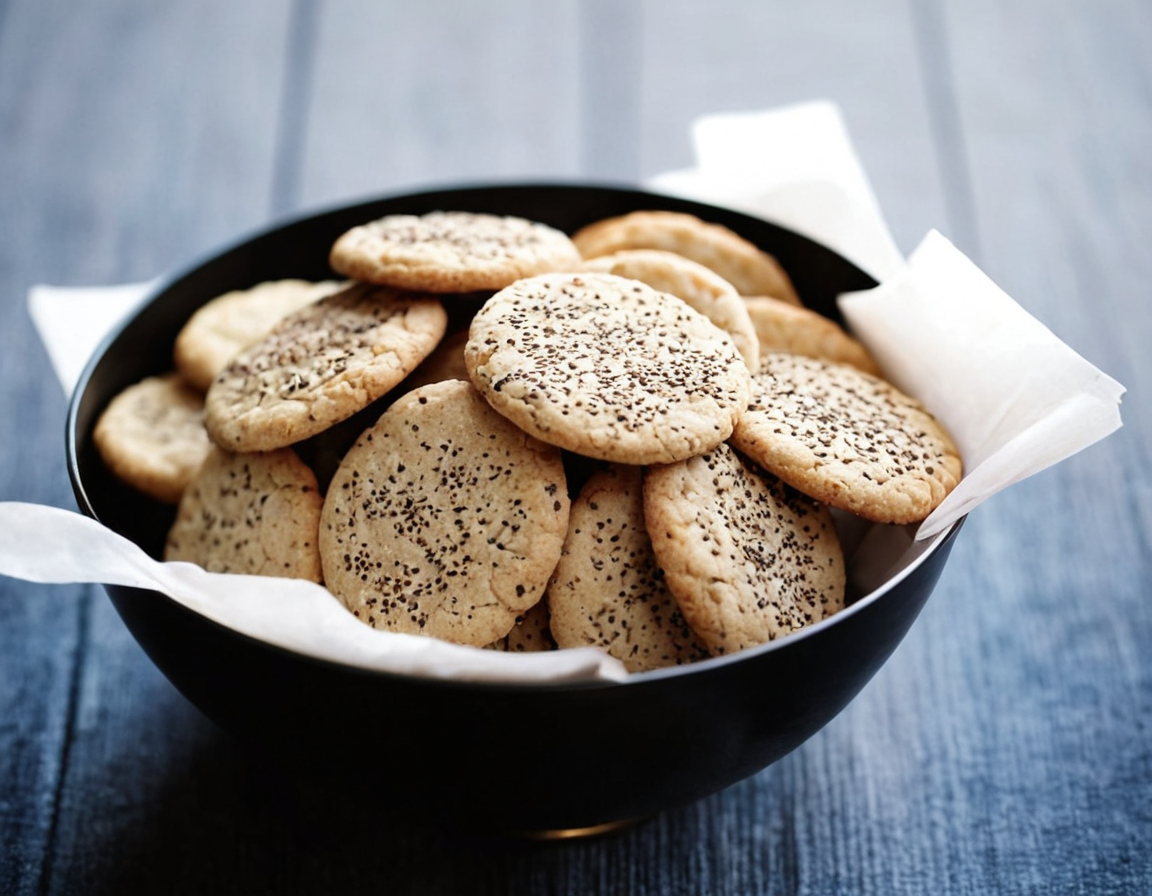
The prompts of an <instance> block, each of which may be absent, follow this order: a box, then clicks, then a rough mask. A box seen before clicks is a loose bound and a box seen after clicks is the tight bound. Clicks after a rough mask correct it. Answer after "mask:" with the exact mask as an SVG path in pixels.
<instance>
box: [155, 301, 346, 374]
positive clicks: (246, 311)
mask: <svg viewBox="0 0 1152 896" xmlns="http://www.w3.org/2000/svg"><path fill="white" fill-rule="evenodd" d="M344 285H345V284H341V283H339V282H337V281H335V280H325V281H323V282H321V283H311V282H309V281H307V280H272V281H269V282H267V283H260V284H257V285H256V286H253V287H252V288H251V289H237V290H233V291H232V292H226V293H224V294H223V295H221V296H217V297H216V298H214V299H212V300H211V301H209V302H208V303H207V304H205V305H203V306H202V307H201V308H199V309H198V310H197V311H196V313H195V314H193V315H192V316H191V317H190V318H188V322H187V323H186V324H184V326H183V327H182V328H181V330H180V332H179V333H178V334H177V335H176V345H175V348H174V350H173V360H174V361H175V363H176V369H177V370H178V371H180V374H181V375H182V376H183V377H184V379H185V381H186V382H187V383H188V385H190V386H193V387H194V388H196V389H199V390H200V391H201V392H207V391H208V387H209V386H211V385H212V380H214V379H215V378H216V375H217V374H218V373H219V372H220V371H221V370H223V369H224V368H225V367H226V366H227V365H228V362H229V361H231V360H232V359H233V358H234V357H235V356H236V355H237V354H239V353H240V352H241V351H242V350H243V349H246V348H247V347H248V346H250V345H251V344H252V343H254V342H256V341H257V340H258V339H260V338H261V337H262V336H264V335H265V334H266V333H267V332H268V331H269V330H271V329H272V328H273V327H274V326H276V323H277V322H278V321H279V320H281V319H282V318H284V317H286V316H287V315H289V314H291V313H292V312H293V311H296V310H298V309H300V308H303V307H304V306H306V305H311V304H312V303H313V302H315V301H316V300H317V299H319V298H321V297H322V296H325V295H328V294H329V293H333V292H336V291H337V290H338V289H341V288H342V287H343V286H344Z"/></svg>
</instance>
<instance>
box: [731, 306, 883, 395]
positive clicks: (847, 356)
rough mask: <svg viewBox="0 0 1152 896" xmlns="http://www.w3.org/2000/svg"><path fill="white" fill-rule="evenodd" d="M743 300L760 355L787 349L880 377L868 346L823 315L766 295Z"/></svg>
mask: <svg viewBox="0 0 1152 896" xmlns="http://www.w3.org/2000/svg"><path fill="white" fill-rule="evenodd" d="M744 303H745V308H746V309H747V311H748V315H749V318H750V319H751V321H752V325H753V327H754V329H755V333H756V339H757V341H758V343H759V347H760V353H761V354H764V355H767V354H768V353H769V352H790V353H792V354H794V355H804V356H805V357H807V358H822V359H824V360H825V361H836V362H839V363H841V364H851V365H852V366H853V367H858V368H859V369H860V370H863V371H864V372H865V373H870V374H872V375H873V376H880V368H879V367H878V366H877V364H876V361H875V359H873V357H872V355H871V354H869V352H868V349H866V348H865V347H864V346H863V344H862V343H860V342H859V341H857V340H856V339H853V338H852V337H851V336H849V335H848V334H847V333H846V332H844V330H842V329H841V328H840V327H838V326H837V325H836V324H835V322H833V321H830V320H829V319H828V318H826V317H824V316H823V315H820V314H817V313H816V312H815V311H811V310H809V309H807V308H801V307H799V306H797V305H790V304H788V303H787V302H781V301H780V300H779V299H773V298H770V297H767V296H751V297H747V298H745V299H744ZM755 369H756V368H753V370H755Z"/></svg>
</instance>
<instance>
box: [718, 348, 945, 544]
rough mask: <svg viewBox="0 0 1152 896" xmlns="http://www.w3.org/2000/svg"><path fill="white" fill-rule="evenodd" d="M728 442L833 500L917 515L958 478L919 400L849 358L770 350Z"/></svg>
mask: <svg viewBox="0 0 1152 896" xmlns="http://www.w3.org/2000/svg"><path fill="white" fill-rule="evenodd" d="M732 444H733V445H735V446H736V447H737V448H738V449H740V450H741V451H743V452H744V453H745V454H747V455H748V456H749V457H751V458H753V459H754V460H755V461H756V462H757V463H759V464H761V465H762V466H763V467H764V468H765V469H767V470H770V471H772V472H773V473H775V474H776V475H778V476H779V477H780V478H781V479H783V480H784V481H786V482H789V483H791V484H792V485H794V486H795V487H796V488H798V489H800V490H801V491H804V492H805V493H806V494H809V495H812V496H813V497H815V498H818V499H819V500H821V501H825V502H827V503H828V504H831V505H832V506H834V507H840V508H842V509H844V510H848V511H850V512H852V513H855V514H857V515H859V516H862V517H865V518H866V519H869V520H873V521H875V522H881V523H912V522H917V521H919V520H922V519H923V518H924V517H926V516H927V515H928V514H929V513H930V512H931V511H932V510H933V508H935V507H936V505H937V504H939V503H940V502H941V501H942V500H944V497H945V496H946V495H947V494H948V492H950V491H951V490H952V489H953V488H954V487H955V486H956V483H957V482H959V480H960V473H961V463H960V456H959V453H958V451H957V449H956V446H955V445H954V444H953V442H952V440H951V438H950V437H949V436H948V433H947V432H945V430H944V428H943V427H942V426H941V425H940V424H939V423H938V422H937V421H936V419H935V418H934V417H933V416H932V415H931V414H930V413H929V412H928V411H927V410H925V408H924V407H923V406H922V405H921V404H920V403H919V402H918V401H916V400H915V399H913V398H911V397H909V396H907V395H905V394H903V393H902V392H900V391H899V390H898V389H896V388H895V387H894V386H892V385H890V384H889V383H887V382H885V381H883V380H881V379H878V378H877V377H873V376H869V375H868V374H866V373H863V372H861V371H859V370H857V369H856V368H854V367H851V366H848V365H845V364H832V363H829V362H826V361H819V360H814V359H811V358H803V357H800V356H798V355H788V354H769V355H767V356H766V357H765V358H764V361H763V363H762V365H761V368H760V372H759V373H757V374H756V376H755V377H753V396H752V402H751V403H750V405H749V407H748V410H747V411H746V412H745V414H744V416H743V417H742V418H741V420H740V424H739V425H738V426H737V427H736V430H735V432H734V433H733V435H732Z"/></svg>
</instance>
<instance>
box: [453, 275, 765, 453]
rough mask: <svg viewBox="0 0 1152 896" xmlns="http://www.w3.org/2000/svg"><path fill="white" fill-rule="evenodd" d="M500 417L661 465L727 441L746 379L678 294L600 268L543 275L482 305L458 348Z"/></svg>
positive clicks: (733, 356)
mask: <svg viewBox="0 0 1152 896" xmlns="http://www.w3.org/2000/svg"><path fill="white" fill-rule="evenodd" d="M464 360H465V362H466V363H467V365H468V372H469V375H470V376H471V377H472V382H473V383H475V385H476V387H477V388H478V389H479V390H480V392H481V393H482V394H483V395H484V397H485V398H486V399H488V401H489V403H490V404H491V405H492V406H493V407H494V408H496V410H498V411H499V412H500V413H501V414H503V415H504V416H506V417H507V418H508V419H509V420H511V421H512V422H513V423H515V424H516V425H517V426H519V427H520V428H521V429H523V430H524V431H525V432H528V433H531V434H532V435H534V436H536V437H537V438H539V439H541V440H543V441H545V442H548V443H549V444H552V445H557V446H559V447H561V448H566V449H568V450H569V451H573V452H575V453H577V454H581V455H584V456H587V457H593V458H596V459H599V460H607V461H613V462H617V463H629V464H649V463H667V462H671V461H675V460H680V459H682V458H685V457H690V456H692V455H693V454H700V453H701V452H704V451H707V450H708V449H709V448H711V447H713V446H715V445H717V444H719V443H720V442H722V441H724V440H725V439H726V438H728V436H729V434H731V431H732V427H733V426H734V425H735V422H736V420H737V419H738V418H739V416H740V414H741V413H743V411H744V408H745V407H746V405H747V395H748V392H747V390H748V388H749V381H750V374H749V372H748V368H747V366H746V365H745V363H744V360H743V359H742V358H741V357H740V353H739V352H738V351H737V350H736V346H735V345H734V344H733V342H732V338H731V337H730V336H729V335H728V334H727V333H725V332H724V331H723V330H721V329H720V328H718V327H717V326H716V325H715V324H713V323H712V322H711V321H709V320H708V318H706V317H704V315H702V314H700V313H699V312H697V311H694V310H693V309H691V308H689V307H688V306H687V305H686V304H685V303H684V302H683V301H681V300H680V299H678V298H676V297H675V296H671V295H668V294H667V293H662V292H657V291H656V290H654V289H652V288H651V287H649V286H646V285H644V284H643V283H640V282H638V281H636V280H626V279H624V278H622V277H616V276H613V275H611V274H595V273H592V274H583V273H581V274H545V275H542V276H540V277H532V278H529V279H526V280H520V281H518V282H517V283H514V284H513V285H512V286H509V287H508V288H506V289H504V290H501V291H500V292H499V293H497V294H496V295H495V296H493V297H492V298H491V299H489V300H488V302H487V303H486V304H485V305H484V307H483V308H481V309H480V311H479V312H478V313H477V315H476V317H475V318H473V320H472V327H471V330H470V336H469V339H468V344H467V346H466V347H465V349H464Z"/></svg>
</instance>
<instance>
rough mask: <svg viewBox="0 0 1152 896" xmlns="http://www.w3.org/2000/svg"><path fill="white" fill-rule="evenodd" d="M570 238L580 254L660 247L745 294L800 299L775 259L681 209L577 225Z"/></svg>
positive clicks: (606, 253)
mask: <svg viewBox="0 0 1152 896" xmlns="http://www.w3.org/2000/svg"><path fill="white" fill-rule="evenodd" d="M572 242H573V243H575V244H576V248H577V249H579V250H580V253H581V254H582V255H583V256H584V257H585V258H596V257H598V256H601V255H611V254H612V253H613V252H619V251H621V250H623V249H663V250H665V251H668V252H675V253H676V254H677V255H683V256H684V257H685V258H690V259H691V260H692V261H695V262H699V263H700V264H702V265H704V267H706V268H709V269H711V270H713V271H715V272H716V273H717V274H719V275H720V276H721V277H723V278H724V279H725V280H727V281H728V282H729V283H731V284H732V285H733V286H734V287H735V288H736V291H737V292H739V293H740V294H741V295H744V296H774V297H775V298H778V299H783V300H784V301H786V302H792V303H793V304H795V305H799V304H801V303H800V297H799V296H798V295H797V294H796V288H795V287H794V286H793V285H792V281H791V279H789V277H788V275H787V274H786V273H785V272H784V269H783V268H782V267H781V266H780V263H779V262H778V261H777V260H776V259H775V258H774V257H772V256H771V255H769V254H768V253H767V252H764V251H763V250H761V249H759V248H758V247H757V246H755V245H754V244H752V243H750V242H749V241H748V240H746V239H744V237H742V236H740V235H739V234H737V233H734V232H733V231H731V230H729V229H728V228H727V227H723V226H721V225H720V224H711V223H709V222H707V221H702V220H700V219H699V218H697V217H696V216H695V215H688V214H684V213H683V212H667V211H638V212H631V213H630V214H627V215H621V216H620V217H617V218H605V219H604V220H602V221H597V222H595V223H593V224H589V225H588V226H587V227H583V228H581V229H580V230H578V231H577V232H576V233H575V234H573V236H572Z"/></svg>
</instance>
